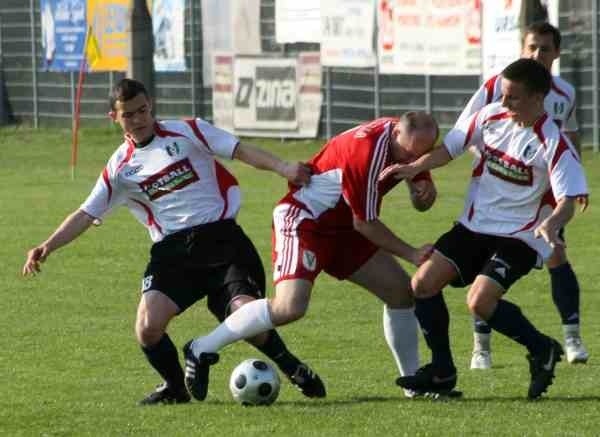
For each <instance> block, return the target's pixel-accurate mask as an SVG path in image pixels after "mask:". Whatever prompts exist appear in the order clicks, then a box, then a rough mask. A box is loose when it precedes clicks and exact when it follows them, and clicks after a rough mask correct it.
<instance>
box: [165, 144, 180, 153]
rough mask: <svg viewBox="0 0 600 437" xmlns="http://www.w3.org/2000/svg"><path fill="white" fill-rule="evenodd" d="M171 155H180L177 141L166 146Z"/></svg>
mask: <svg viewBox="0 0 600 437" xmlns="http://www.w3.org/2000/svg"><path fill="white" fill-rule="evenodd" d="M165 150H166V151H167V153H168V154H169V156H175V155H179V145H178V144H177V143H173V144H170V145H168V146H166V147H165Z"/></svg>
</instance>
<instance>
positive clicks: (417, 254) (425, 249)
mask: <svg viewBox="0 0 600 437" xmlns="http://www.w3.org/2000/svg"><path fill="white" fill-rule="evenodd" d="M432 253H433V245H431V244H425V245H423V246H421V247H419V248H417V249H415V250H414V251H413V253H412V256H411V257H410V258H411V259H410V260H409V261H410V262H411V263H413V264H414V265H415V266H417V267H419V266H420V265H421V264H423V263H424V262H425V261H427V260H428V259H429V257H430V256H431V254H432Z"/></svg>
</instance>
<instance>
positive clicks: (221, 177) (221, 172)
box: [215, 161, 238, 220]
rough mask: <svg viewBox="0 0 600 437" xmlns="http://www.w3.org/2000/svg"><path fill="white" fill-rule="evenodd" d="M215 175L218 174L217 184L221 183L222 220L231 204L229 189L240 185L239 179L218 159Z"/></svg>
mask: <svg viewBox="0 0 600 437" xmlns="http://www.w3.org/2000/svg"><path fill="white" fill-rule="evenodd" d="M215 175H216V176H217V184H219V192H220V193H221V197H222V198H223V212H222V213H221V217H219V220H222V219H223V217H225V213H226V212H227V208H228V206H229V201H228V199H227V191H228V190H229V188H231V187H235V186H236V185H238V181H237V180H236V178H235V177H233V175H232V174H231V173H229V172H228V171H227V169H226V168H225V167H223V166H222V165H221V164H220V163H219V162H217V161H215Z"/></svg>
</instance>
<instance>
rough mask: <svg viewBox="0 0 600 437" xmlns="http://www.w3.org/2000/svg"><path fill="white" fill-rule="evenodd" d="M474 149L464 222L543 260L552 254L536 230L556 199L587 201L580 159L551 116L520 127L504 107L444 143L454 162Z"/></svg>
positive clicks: (488, 110) (488, 109) (484, 113)
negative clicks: (516, 241) (517, 242)
mask: <svg viewBox="0 0 600 437" xmlns="http://www.w3.org/2000/svg"><path fill="white" fill-rule="evenodd" d="M469 145H474V146H475V147H477V149H478V151H479V155H480V156H479V157H478V158H477V162H476V164H475V166H474V169H473V174H472V179H471V185H470V187H469V193H468V196H467V199H466V202H465V209H464V211H463V214H462V216H461V217H460V219H459V221H460V222H461V223H462V224H463V225H465V226H466V227H467V228H469V229H471V230H472V231H474V232H480V233H484V234H491V235H502V236H508V237H514V238H519V239H521V240H523V241H524V242H525V243H526V244H528V245H529V246H530V247H532V248H533V249H534V250H536V251H537V252H538V253H539V254H540V255H541V256H542V257H543V258H547V257H548V256H550V254H551V252H552V249H551V247H550V246H549V244H548V243H546V242H545V241H544V240H543V239H542V238H538V239H536V238H534V235H533V230H534V229H535V228H536V226H538V225H539V224H540V223H541V222H542V220H543V219H544V218H546V217H547V216H548V215H549V214H550V213H551V212H552V210H553V208H554V206H555V202H554V197H553V196H552V193H554V195H555V196H556V198H557V199H562V198H563V197H565V196H569V197H574V196H579V195H587V193H588V189H587V183H586V179H585V175H584V173H583V168H582V166H581V163H580V162H579V159H578V157H577V153H576V152H575V150H574V148H573V145H572V144H571V143H570V141H569V139H568V138H566V137H565V135H563V134H562V133H561V132H560V131H559V129H558V126H557V125H556V124H555V123H554V122H553V121H552V119H551V118H550V117H549V116H548V114H546V113H544V115H542V116H541V117H540V118H539V119H538V120H537V121H536V123H535V124H534V125H533V126H531V127H521V126H519V125H518V124H517V123H515V122H514V121H513V120H512V119H511V118H510V117H509V115H508V112H507V111H506V109H504V108H503V107H502V105H501V104H500V103H492V104H490V105H487V106H485V107H484V108H483V109H482V110H480V111H479V112H476V113H475V114H473V115H472V116H471V117H470V118H468V119H466V120H463V121H462V122H461V123H458V124H457V125H456V126H455V127H454V128H453V129H452V130H450V132H448V134H447V135H446V137H445V139H444V147H446V149H447V150H448V153H449V154H450V156H452V158H455V157H457V156H458V155H460V154H462V153H463V152H464V151H465V150H467V148H468V146H469Z"/></svg>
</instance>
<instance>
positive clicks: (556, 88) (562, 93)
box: [551, 79, 571, 103]
mask: <svg viewBox="0 0 600 437" xmlns="http://www.w3.org/2000/svg"><path fill="white" fill-rule="evenodd" d="M551 86H552V89H553V90H554V91H556V93H557V94H560V95H561V96H563V97H566V99H567V100H568V101H569V103H571V98H570V97H569V95H568V94H567V93H566V92H564V91H563V90H562V89H560V88H559V87H558V85H556V83H555V82H554V79H552V85H551Z"/></svg>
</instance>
